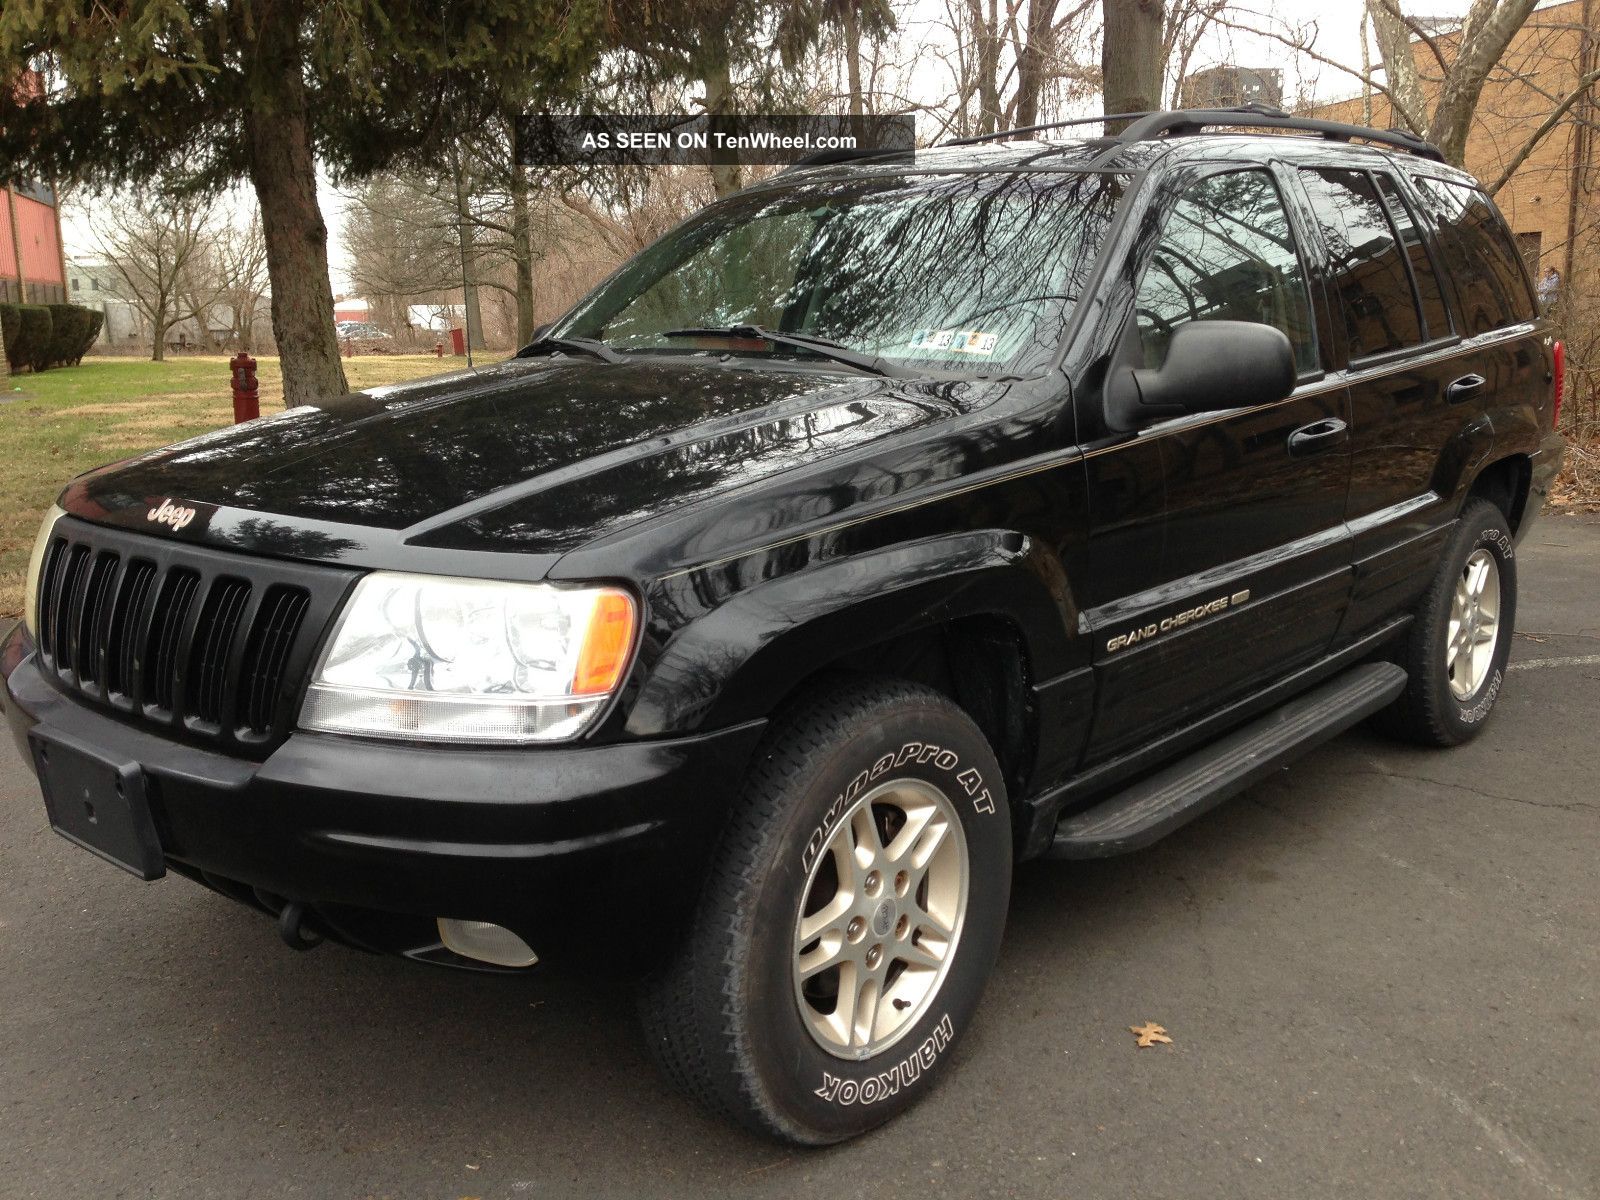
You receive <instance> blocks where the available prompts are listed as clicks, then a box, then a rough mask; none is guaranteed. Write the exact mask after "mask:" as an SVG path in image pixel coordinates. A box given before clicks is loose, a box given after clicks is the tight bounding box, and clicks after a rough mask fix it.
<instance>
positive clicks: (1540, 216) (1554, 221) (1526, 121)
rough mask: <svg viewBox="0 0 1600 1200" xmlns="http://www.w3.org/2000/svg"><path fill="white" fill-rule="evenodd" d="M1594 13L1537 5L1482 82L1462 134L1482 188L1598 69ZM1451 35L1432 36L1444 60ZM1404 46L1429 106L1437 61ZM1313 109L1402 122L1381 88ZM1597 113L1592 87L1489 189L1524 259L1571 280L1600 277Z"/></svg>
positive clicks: (1590, 2)
mask: <svg viewBox="0 0 1600 1200" xmlns="http://www.w3.org/2000/svg"><path fill="white" fill-rule="evenodd" d="M1597 20H1600V0H1567V2H1566V3H1562V4H1551V5H1549V6H1547V7H1544V8H1540V9H1537V10H1536V11H1535V12H1534V14H1533V15H1532V16H1531V17H1530V18H1529V19H1528V23H1527V24H1526V25H1524V26H1523V28H1522V30H1521V31H1520V32H1519V33H1518V34H1517V36H1516V37H1515V38H1514V39H1513V40H1512V42H1511V45H1510V46H1509V47H1508V48H1507V51H1506V53H1505V55H1504V56H1503V57H1502V58H1501V60H1500V64H1499V66H1498V67H1497V68H1496V69H1495V71H1494V73H1493V74H1492V75H1491V76H1490V78H1489V82H1488V84H1487V85H1486V86H1485V87H1484V90H1483V95H1482V97H1481V98H1480V100H1479V103H1478V108H1477V113H1476V117H1475V119H1474V121H1473V126H1472V131H1471V134H1470V136H1469V138H1468V140H1467V154H1466V164H1465V165H1466V168H1467V170H1469V171H1471V172H1472V173H1473V174H1474V175H1476V176H1477V177H1478V178H1479V179H1480V180H1482V181H1483V183H1484V184H1485V186H1487V187H1493V186H1494V185H1495V183H1496V182H1497V181H1498V180H1499V179H1500V178H1501V177H1502V175H1504V173H1505V171H1506V169H1507V168H1508V167H1511V166H1512V165H1513V163H1512V160H1513V159H1514V158H1515V156H1516V155H1517V154H1518V153H1519V152H1520V151H1521V150H1522V148H1523V147H1524V146H1525V145H1526V144H1527V141H1528V139H1529V138H1530V137H1531V136H1533V134H1534V132H1535V131H1536V130H1538V128H1539V127H1540V126H1541V125H1542V124H1543V123H1544V121H1545V119H1546V118H1547V117H1548V116H1549V115H1550V113H1551V111H1552V110H1553V109H1554V108H1555V106H1556V104H1557V103H1559V102H1560V101H1561V100H1562V99H1564V98H1565V97H1566V96H1568V95H1569V94H1570V93H1571V92H1572V91H1573V90H1574V89H1575V88H1576V87H1577V82H1578V80H1579V79H1580V78H1581V77H1582V76H1583V75H1584V74H1586V73H1587V72H1589V71H1592V70H1594V69H1595V63H1596V58H1597V52H1600V30H1597V28H1596V21H1597ZM1458 40H1459V38H1458V34H1457V33H1456V32H1454V31H1452V30H1449V29H1445V30H1442V31H1441V32H1440V33H1439V34H1438V35H1437V36H1436V37H1435V38H1434V43H1435V45H1437V46H1438V48H1439V50H1440V52H1441V53H1442V54H1443V55H1444V57H1445V58H1446V59H1447V60H1448V59H1449V58H1450V56H1451V55H1452V54H1453V53H1454V52H1455V49H1456V46H1457V44H1458ZM1411 48H1412V53H1413V54H1414V55H1415V56H1416V61H1417V67H1418V70H1419V72H1420V73H1421V75H1422V78H1423V81H1424V86H1425V88H1426V89H1427V91H1428V93H1429V96H1428V99H1429V103H1430V104H1431V103H1432V102H1433V98H1434V96H1435V95H1437V92H1438V82H1437V79H1438V75H1439V65H1438V63H1437V61H1436V60H1435V59H1434V52H1433V49H1432V48H1430V47H1429V46H1428V44H1427V43H1425V42H1423V41H1421V40H1420V39H1413V40H1412V43H1411ZM1369 103H1370V105H1371V116H1370V119H1369V118H1368V116H1367V115H1366V106H1367V105H1368V104H1369ZM1316 115H1317V116H1321V117H1327V118H1329V119H1331V120H1335V121H1349V122H1352V123H1354V124H1358V125H1373V126H1376V127H1378V128H1380V129H1381V128H1386V127H1388V126H1391V125H1399V124H1402V122H1400V121H1398V120H1396V119H1395V118H1394V116H1393V114H1392V110H1391V109H1390V106H1389V102H1388V100H1387V99H1386V98H1385V97H1384V96H1382V95H1381V94H1374V95H1373V96H1371V98H1370V100H1369V99H1367V98H1364V97H1361V96H1357V97H1355V98H1353V99H1349V100H1342V101H1339V102H1337V103H1334V104H1329V105H1324V106H1322V107H1320V108H1318V109H1317V110H1316ZM1597 119H1600V105H1597V104H1596V103H1595V99H1594V93H1593V91H1592V90H1591V92H1590V94H1589V96H1588V98H1587V99H1585V100H1581V101H1579V103H1578V104H1577V105H1575V106H1574V107H1573V109H1572V111H1571V112H1570V113H1569V114H1568V115H1567V117H1566V118H1565V119H1563V120H1562V122H1561V123H1560V124H1559V125H1558V126H1557V127H1556V128H1554V129H1552V130H1551V131H1550V133H1549V134H1548V135H1546V137H1545V138H1544V140H1543V141H1542V142H1540V144H1539V145H1538V146H1537V147H1535V148H1534V150H1533V152H1532V153H1531V154H1529V155H1528V157H1527V159H1526V160H1525V161H1523V162H1522V163H1521V164H1520V165H1519V166H1516V167H1515V169H1514V171H1513V172H1512V174H1511V177H1510V179H1508V180H1507V181H1506V182H1505V184H1504V186H1502V187H1501V188H1500V190H1499V191H1498V192H1497V193H1496V194H1495V202H1496V203H1497V204H1499V206H1500V208H1501V210H1502V211H1504V213H1505V215H1506V220H1507V221H1508V222H1509V223H1510V225H1511V229H1512V232H1514V233H1515V234H1516V235H1517V242H1518V244H1519V245H1520V246H1521V247H1522V249H1523V253H1524V254H1525V255H1526V257H1527V259H1528V263H1529V266H1530V267H1536V269H1537V270H1538V271H1542V270H1543V269H1544V268H1546V267H1552V266H1553V267H1555V268H1557V269H1558V270H1559V271H1560V272H1561V274H1562V277H1563V278H1564V279H1565V280H1566V284H1567V287H1569V288H1570V287H1572V286H1573V285H1574V284H1576V283H1577V282H1578V281H1579V280H1582V281H1584V283H1585V285H1586V286H1588V287H1593V286H1594V285H1595V284H1596V283H1600V154H1597V148H1596V141H1597V138H1596V134H1595V131H1594V130H1593V129H1592V128H1591V127H1590V126H1591V124H1592V123H1593V122H1595V121H1596V120H1597Z"/></svg>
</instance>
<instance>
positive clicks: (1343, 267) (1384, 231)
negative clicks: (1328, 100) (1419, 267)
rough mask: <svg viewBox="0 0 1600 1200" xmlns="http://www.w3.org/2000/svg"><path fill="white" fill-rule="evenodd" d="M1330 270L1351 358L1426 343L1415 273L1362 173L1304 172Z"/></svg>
mask: <svg viewBox="0 0 1600 1200" xmlns="http://www.w3.org/2000/svg"><path fill="white" fill-rule="evenodd" d="M1300 174H1301V178H1302V179H1303V180H1304V181H1305V185H1306V191H1307V192H1308V193H1309V195H1310V197H1311V207H1312V209H1313V210H1314V211H1315V213H1316V217H1317V226H1318V228H1320V229H1321V231H1322V242H1323V245H1325V246H1326V247H1327V248H1328V271H1329V275H1330V278H1331V279H1332V281H1333V285H1334V288H1335V290H1336V291H1337V292H1338V296H1339V308H1340V311H1341V312H1342V314H1343V316H1344V323H1345V330H1346V333H1347V334H1348V336H1349V341H1350V357H1351V358H1353V359H1354V358H1366V357H1369V356H1370V355H1374V354H1384V353H1387V352H1388V351H1391V350H1400V349H1403V348H1405V347H1406V346H1415V345H1418V344H1420V343H1421V342H1422V340H1423V335H1422V319H1421V316H1420V314H1419V313H1418V311H1417V300H1416V295H1415V294H1414V293H1413V291H1412V287H1411V274H1410V272H1409V271H1407V270H1406V260H1405V255H1404V254H1403V253H1402V251H1401V248H1400V241H1399V238H1398V237H1397V235H1396V234H1395V230H1394V226H1393V225H1392V224H1390V221H1389V216H1388V213H1387V211H1386V210H1385V208H1384V204H1383V201H1382V200H1381V199H1380V198H1379V197H1378V192H1377V189H1376V188H1374V187H1373V185H1372V180H1371V178H1369V177H1368V176H1367V174H1366V172H1364V171H1338V170H1330V169H1328V168H1317V169H1315V170H1302V171H1301V173H1300Z"/></svg>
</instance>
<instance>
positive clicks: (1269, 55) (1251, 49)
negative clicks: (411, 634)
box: [63, 0, 1469, 293]
mask: <svg viewBox="0 0 1600 1200" xmlns="http://www.w3.org/2000/svg"><path fill="white" fill-rule="evenodd" d="M1468 3H1469V0H1427V3H1426V4H1425V5H1424V4H1423V3H1420V2H1418V0H1408V3H1407V4H1406V8H1407V10H1408V11H1411V12H1417V13H1424V12H1425V13H1426V15H1428V16H1440V17H1446V16H1456V15H1460V14H1461V13H1464V12H1465V11H1466V8H1467V5H1468ZM1241 8H1250V9H1254V10H1255V11H1257V12H1259V13H1261V14H1264V15H1265V16H1267V17H1268V18H1272V19H1276V20H1277V21H1279V22H1282V23H1287V24H1290V25H1295V26H1304V27H1308V28H1314V31H1315V37H1314V41H1313V43H1312V45H1313V48H1314V49H1315V50H1316V52H1317V53H1319V54H1321V55H1324V56H1326V57H1328V58H1330V59H1333V60H1335V61H1336V62H1343V63H1349V64H1350V65H1351V66H1354V67H1359V65H1360V63H1361V12H1362V0H1256V2H1255V3H1250V0H1245V3H1244V4H1242V5H1241ZM943 11H944V0H921V2H920V4H919V5H918V7H917V8H916V9H914V10H913V16H912V18H911V19H910V20H909V21H907V22H906V23H905V24H904V26H903V27H902V29H901V32H900V34H899V37H900V38H901V39H902V41H903V42H904V43H907V44H925V43H928V42H929V41H931V40H934V39H938V38H940V37H947V36H948V34H947V32H946V31H945V30H944V29H943V27H942V26H941V25H940V23H939V20H938V14H940V13H942V12H943ZM1373 55H1374V57H1376V50H1374V51H1373ZM1296 58H1297V56H1296V55H1295V54H1294V53H1293V52H1292V51H1290V50H1289V49H1287V48H1286V47H1284V46H1283V45H1281V44H1280V43H1278V42H1275V41H1272V40H1270V39H1267V38H1261V37H1254V36H1251V35H1249V34H1245V33H1239V32H1234V31H1229V30H1216V31H1214V32H1212V33H1211V34H1209V35H1208V36H1207V37H1206V38H1205V40H1204V41H1203V42H1202V43H1201V45H1200V47H1199V49H1198V51H1197V53H1196V54H1195V57H1194V60H1193V62H1192V64H1191V70H1198V69H1200V68H1203V67H1207V66H1211V65H1213V64H1215V63H1221V62H1231V63H1237V64H1239V65H1241V66H1251V67H1278V68H1280V69H1282V70H1283V72H1284V95H1285V97H1286V98H1288V99H1291V100H1292V99H1293V98H1294V97H1295V96H1297V95H1300V94H1306V95H1310V96H1313V97H1316V98H1318V99H1333V98H1337V97H1341V96H1349V95H1354V94H1356V93H1357V92H1358V90H1359V84H1358V83H1357V82H1356V80H1355V78H1354V77H1353V76H1350V75H1348V74H1346V73H1344V72H1342V71H1339V70H1337V69H1336V68H1333V67H1329V66H1325V65H1320V64H1317V63H1315V62H1311V61H1309V60H1302V61H1300V62H1298V63H1297V62H1296ZM924 77H928V76H924ZM930 86H932V87H935V88H937V87H939V86H940V85H938V84H931V85H930ZM919 98H921V97H919ZM926 98H927V99H930V100H932V99H936V98H937V97H936V96H929V97H926ZM1091 111H1099V110H1098V108H1095V107H1091V108H1088V109H1085V112H1086V114H1087V113H1088V112H1091ZM930 132H932V131H931V130H929V131H923V136H927V134H928V133H930ZM320 196H321V200H322V208H323V215H324V217H325V218H326V220H327V223H328V232H329V235H330V245H329V250H330V266H331V268H332V274H333V286H334V290H335V292H336V293H337V292H341V291H343V290H344V289H345V288H346V287H347V286H348V278H347V264H346V260H345V253H344V240H343V225H344V212H345V206H346V205H345V200H344V198H343V197H342V196H341V195H340V194H339V193H338V192H336V191H335V190H334V189H332V188H331V187H328V186H326V185H325V186H323V187H322V188H321V189H320ZM63 224H64V231H63V232H64V234H65V238H66V243H67V253H68V255H69V256H71V257H84V258H90V257H94V256H95V247H94V239H93V235H92V233H91V231H90V230H89V228H88V227H87V224H86V222H85V221H84V219H83V216H82V214H81V212H78V211H74V209H73V208H72V207H71V206H69V207H68V209H67V211H66V212H65V213H64V214H63Z"/></svg>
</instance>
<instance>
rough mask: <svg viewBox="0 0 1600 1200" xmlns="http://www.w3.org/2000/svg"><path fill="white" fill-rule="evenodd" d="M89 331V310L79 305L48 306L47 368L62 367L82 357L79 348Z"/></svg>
mask: <svg viewBox="0 0 1600 1200" xmlns="http://www.w3.org/2000/svg"><path fill="white" fill-rule="evenodd" d="M88 329H89V310H88V309H87V308H84V307H83V306H82V305H81V304H52V305H51V306H50V349H49V352H48V353H47V355H46V361H45V365H46V366H47V367H63V366H67V365H69V364H71V363H72V362H74V361H75V360H77V359H78V358H81V357H82V356H83V351H82V350H81V349H80V347H81V346H82V345H83V335H84V334H85V333H86V332H87V331H88Z"/></svg>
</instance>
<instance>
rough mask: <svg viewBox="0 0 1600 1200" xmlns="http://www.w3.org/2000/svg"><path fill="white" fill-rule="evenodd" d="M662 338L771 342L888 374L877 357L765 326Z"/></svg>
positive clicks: (668, 333)
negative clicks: (745, 339) (711, 338)
mask: <svg viewBox="0 0 1600 1200" xmlns="http://www.w3.org/2000/svg"><path fill="white" fill-rule="evenodd" d="M661 336H662V337H669V338H690V337H720V338H750V339H753V340H759V341H763V342H771V343H772V344H773V345H775V346H793V347H795V348H796V349H798V350H810V351H811V352H812V353H813V354H820V355H822V357H823V358H831V359H832V360H833V361H834V362H838V363H844V364H845V366H847V367H854V368H856V370H858V371H870V372H872V373H873V374H874V375H888V374H890V370H889V364H888V363H886V362H884V361H883V359H881V358H879V357H878V356H877V355H876V354H863V353H861V352H860V351H859V350H852V349H850V348H849V347H848V346H841V345H840V344H839V343H838V342H832V341H829V340H828V339H827V338H819V337H812V336H811V335H810V334H808V333H783V332H781V331H780V330H777V329H768V328H767V327H766V326H765V325H725V326H723V327H722V328H720V329H716V328H707V329H669V330H667V331H666V332H665V333H663V334H662V335H661Z"/></svg>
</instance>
